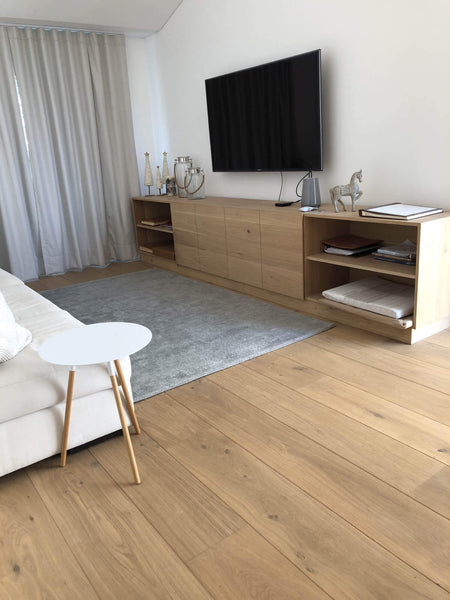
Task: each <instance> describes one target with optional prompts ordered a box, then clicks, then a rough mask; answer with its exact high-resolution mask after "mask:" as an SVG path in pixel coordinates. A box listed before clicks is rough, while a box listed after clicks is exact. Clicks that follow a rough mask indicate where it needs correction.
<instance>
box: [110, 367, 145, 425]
mask: <svg viewBox="0 0 450 600" xmlns="http://www.w3.org/2000/svg"><path fill="white" fill-rule="evenodd" d="M114 364H115V366H116V370H117V373H118V375H119V380H120V384H121V386H122V391H123V395H124V396H125V401H126V405H127V409H128V416H129V417H130V420H131V422H132V423H133V427H134V430H135V431H136V433H141V428H140V427H139V423H138V420H137V417H136V413H135V411H134V405H133V401H132V399H131V397H130V393H129V392H128V388H127V384H126V383H125V377H124V376H123V371H122V365H121V364H120V360H115V361H114Z"/></svg>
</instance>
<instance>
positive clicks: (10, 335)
mask: <svg viewBox="0 0 450 600" xmlns="http://www.w3.org/2000/svg"><path fill="white" fill-rule="evenodd" d="M31 337H32V336H31V332H30V331H28V329H25V327H22V325H19V324H18V323H16V320H15V318H14V314H13V312H12V310H11V309H10V308H9V306H8V304H7V303H6V300H5V298H4V296H3V294H2V293H1V292H0V363H2V362H5V361H7V360H9V359H11V358H14V356H16V354H18V353H19V352H20V351H21V350H23V349H24V348H25V346H27V345H28V344H29V343H30V342H31Z"/></svg>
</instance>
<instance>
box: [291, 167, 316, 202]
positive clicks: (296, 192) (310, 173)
mask: <svg viewBox="0 0 450 600" xmlns="http://www.w3.org/2000/svg"><path fill="white" fill-rule="evenodd" d="M307 177H312V171H308V172H307V173H306V175H303V177H302V178H301V179H300V181H299V182H298V183H297V187H296V188H295V194H296V195H297V196H298V197H299V198H300V200H301V199H302V197H301V196H300V194H299V193H298V186H299V185H300V184H301V182H302V181H303V180H304V179H306V178H307ZM297 202H298V200H297Z"/></svg>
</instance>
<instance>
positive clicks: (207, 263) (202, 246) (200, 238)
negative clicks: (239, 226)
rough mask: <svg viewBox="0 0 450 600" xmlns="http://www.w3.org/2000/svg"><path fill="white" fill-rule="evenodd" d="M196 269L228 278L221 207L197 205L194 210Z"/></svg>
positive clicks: (223, 215) (223, 218)
mask: <svg viewBox="0 0 450 600" xmlns="http://www.w3.org/2000/svg"><path fill="white" fill-rule="evenodd" d="M195 218H196V224H197V243H198V268H199V269H200V270H201V271H205V272H206V273H212V274H214V275H219V276H220V277H228V260H227V243H226V236H225V212H224V209H223V208H222V207H221V206H207V205H201V204H199V205H197V206H196V209H195Z"/></svg>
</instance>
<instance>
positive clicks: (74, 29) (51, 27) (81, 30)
mask: <svg viewBox="0 0 450 600" xmlns="http://www.w3.org/2000/svg"><path fill="white" fill-rule="evenodd" d="M0 25H3V26H4V27H17V28H18V29H25V28H26V27H31V29H44V30H46V31H49V30H56V31H70V32H72V33H98V34H102V35H125V34H124V33H123V32H122V31H107V30H104V31H102V30H100V29H84V28H82V27H64V26H63V25H36V24H34V25H33V24H31V23H4V22H2V21H0Z"/></svg>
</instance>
